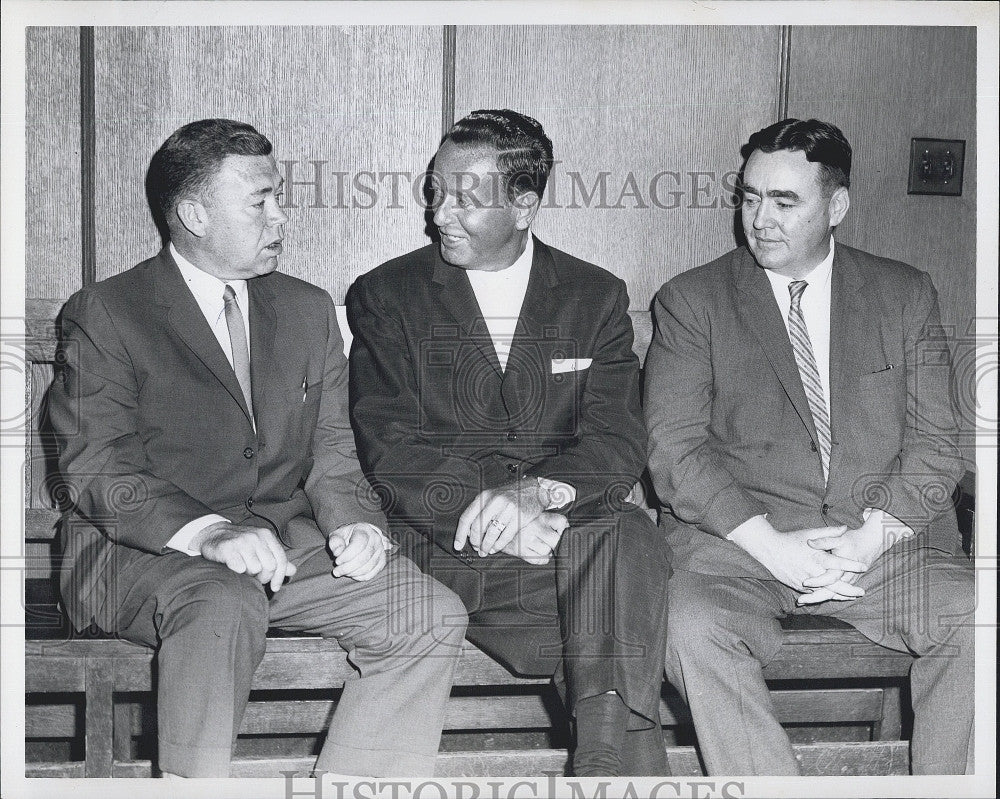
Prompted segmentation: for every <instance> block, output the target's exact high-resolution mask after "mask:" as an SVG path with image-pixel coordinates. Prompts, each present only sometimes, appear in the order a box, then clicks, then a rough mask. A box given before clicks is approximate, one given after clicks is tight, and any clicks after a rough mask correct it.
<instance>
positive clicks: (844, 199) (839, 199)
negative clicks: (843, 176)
mask: <svg viewBox="0 0 1000 799" xmlns="http://www.w3.org/2000/svg"><path fill="white" fill-rule="evenodd" d="M850 207H851V195H850V193H849V192H848V191H847V189H845V188H844V187H843V186H838V187H837V188H836V190H834V192H833V194H831V195H830V227H837V225H839V224H840V223H841V222H842V221H843V219H844V217H845V216H847V209H848V208H850Z"/></svg>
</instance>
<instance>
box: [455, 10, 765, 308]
mask: <svg viewBox="0 0 1000 799" xmlns="http://www.w3.org/2000/svg"><path fill="white" fill-rule="evenodd" d="M457 38H458V41H457V54H456V90H455V94H456V103H455V105H456V108H455V112H456V116H458V117H461V116H463V115H464V114H467V113H468V112H469V111H471V110H474V109H476V108H490V107H508V108H513V109H515V110H518V111H522V112H524V113H527V114H530V115H531V116H533V117H535V118H537V119H538V120H539V121H540V122H541V123H542V125H543V126H544V127H545V130H546V132H547V133H548V134H549V136H550V137H551V138H552V141H553V144H554V147H555V156H556V159H557V161H558V162H559V163H558V165H557V167H556V170H555V172H554V175H553V180H552V182H551V183H550V187H549V189H548V196H547V200H546V204H547V205H549V206H552V205H559V206H561V207H545V208H543V209H542V211H541V213H540V214H539V218H538V221H537V223H536V229H537V231H538V233H539V235H540V236H541V237H542V238H543V239H545V240H547V241H549V242H550V243H552V244H553V245H555V246H556V247H559V248H561V249H565V250H567V251H568V252H571V253H572V254H574V255H577V256H579V257H581V258H585V259H587V260H591V261H594V262H595V263H597V264H599V265H601V266H603V267H605V268H607V269H609V270H610V271H612V272H614V273H616V274H617V275H619V276H620V277H622V278H624V279H625V280H626V282H627V283H628V286H629V293H630V295H631V301H632V307H633V308H647V307H648V306H649V303H650V301H651V300H652V297H653V294H654V293H655V292H656V290H657V289H658V288H659V287H660V285H661V284H662V283H663V282H664V281H666V280H667V279H668V278H670V277H673V276H674V275H676V274H678V273H679V272H682V271H684V270H686V269H690V268H692V267H694V266H698V265H699V264H702V263H704V262H706V261H709V260H711V259H713V258H715V257H717V256H719V255H721V254H722V253H724V252H726V251H727V250H729V249H731V248H732V247H733V246H734V238H733V232H732V231H733V220H734V213H733V211H732V210H729V209H727V208H724V207H722V205H721V202H720V197H722V196H728V194H729V192H728V191H727V190H726V189H725V188H724V186H723V185H721V180H720V178H721V176H722V175H723V174H724V173H726V172H729V171H731V170H736V169H738V168H739V165H740V164H739V147H740V145H741V144H742V143H743V142H744V141H745V140H746V138H747V136H748V135H749V134H750V133H751V132H753V131H754V130H757V129H758V128H760V127H762V126H763V125H765V124H767V123H768V122H771V121H772V120H773V115H774V113H775V109H776V108H777V101H778V98H777V96H776V91H777V85H778V81H777V78H776V75H777V72H778V65H779V57H778V43H779V29H778V27H746V28H724V27H717V28H709V27H666V26H646V27H614V26H608V27H574V26H559V27H550V26H545V27H543V26H538V27H460V28H459V29H458V37H457ZM574 171H575V172H578V173H579V174H580V178H581V179H582V181H583V185H584V186H585V187H586V189H587V191H588V192H591V190H592V189H593V187H594V186H595V183H596V182H597V181H599V180H600V173H602V172H606V173H609V174H608V176H607V178H606V184H607V201H606V202H605V203H604V204H603V205H604V207H597V206H599V205H601V203H600V202H599V192H598V193H596V194H595V196H594V198H592V199H591V202H590V203H589V206H590V207H587V205H588V203H585V202H584V197H583V192H582V191H581V190H580V188H579V186H578V187H577V195H576V203H575V205H576V206H577V207H570V206H571V205H573V202H572V200H573V195H572V188H573V179H572V177H571V176H570V174H569V173H570V172H574ZM664 172H672V173H676V174H677V175H678V179H675V178H674V177H673V176H672V175H665V176H663V177H661V178H660V179H659V180H656V176H657V175H658V174H660V173H664ZM698 173H710V175H714V176H715V177H714V178H713V177H710V176H708V175H705V174H702V175H699V174H698ZM630 174H631V175H632V180H634V183H632V182H630V177H629V176H630ZM654 180H655V184H656V195H657V200H658V201H659V202H660V204H661V205H665V206H668V207H666V208H659V207H656V204H655V202H654V201H653V198H652V197H651V194H652V192H651V191H650V184H651V183H654ZM693 183H695V184H697V185H699V186H702V187H704V188H703V190H701V191H697V192H696V191H694V190H693V189H692V184H693ZM598 189H599V185H598ZM623 191H624V192H625V195H626V196H625V197H622V196H621V195H622V193H623ZM672 192H679V195H680V196H674V195H672V194H671V193H672ZM619 201H620V202H619ZM713 201H714V203H715V205H716V207H715V208H705V207H698V206H705V205H711V204H712V203H713ZM672 204H676V205H677V206H678V207H669V206H671V205H672ZM643 205H645V206H646V207H643ZM613 206H620V207H613Z"/></svg>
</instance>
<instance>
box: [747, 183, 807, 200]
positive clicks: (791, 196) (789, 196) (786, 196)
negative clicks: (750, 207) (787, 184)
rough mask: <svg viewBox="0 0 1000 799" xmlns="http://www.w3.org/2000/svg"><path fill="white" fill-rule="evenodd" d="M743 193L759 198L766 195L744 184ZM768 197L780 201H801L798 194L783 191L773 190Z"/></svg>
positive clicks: (768, 193)
mask: <svg viewBox="0 0 1000 799" xmlns="http://www.w3.org/2000/svg"><path fill="white" fill-rule="evenodd" d="M743 191H745V192H747V193H748V194H756V195H757V196H758V197H761V196H764V195H762V194H761V192H760V190H759V189H757V188H755V187H753V186H751V185H750V184H749V183H744V184H743ZM766 196H767V197H771V198H774V199H778V200H798V199H800V198H799V195H798V194H796V193H795V192H794V191H784V190H782V189H772V190H771V191H769V192H767V195H766Z"/></svg>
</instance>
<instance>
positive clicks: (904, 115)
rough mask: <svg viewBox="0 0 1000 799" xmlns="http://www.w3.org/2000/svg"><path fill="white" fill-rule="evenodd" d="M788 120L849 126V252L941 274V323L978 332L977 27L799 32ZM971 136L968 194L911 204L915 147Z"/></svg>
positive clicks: (794, 38) (915, 199)
mask: <svg viewBox="0 0 1000 799" xmlns="http://www.w3.org/2000/svg"><path fill="white" fill-rule="evenodd" d="M788 112H789V115H791V116H797V117H801V118H809V117H817V118H819V119H825V120H829V121H831V122H834V123H835V124H836V125H838V126H839V127H840V128H841V129H842V130H843V131H844V135H845V136H847V139H848V141H850V142H851V146H852V147H853V148H854V163H853V166H852V176H851V210H850V212H849V213H848V215H847V218H846V219H845V220H844V223H843V224H842V225H841V227H840V230H839V231H838V233H837V235H838V238H842V239H843V241H844V242H845V243H848V244H852V245H854V246H856V247H860V248H861V249H863V250H867V251H869V252H873V253H876V254H878V255H884V256H886V257H889V258H896V259H898V260H900V261H905V262H907V263H910V264H913V265H914V266H917V267H919V268H920V269H923V270H925V271H927V272H929V273H930V275H931V277H932V278H933V279H934V284H935V285H936V287H937V290H938V293H939V295H940V300H941V316H942V321H944V323H945V324H948V325H952V326H954V328H955V332H956V334H957V335H959V336H961V335H964V334H965V333H966V332H967V329H968V325H969V324H970V323H971V321H972V309H973V308H974V307H975V301H976V284H975V279H974V277H973V276H974V275H975V269H976V251H975V242H976V147H975V130H976V31H975V29H974V28H882V27H870V28H862V27H843V28H799V27H796V28H793V29H792V33H791V65H790V70H789V97H788ZM911 138H932V139H965V140H966V142H967V143H966V149H965V180H964V183H963V187H962V195H961V196H960V197H944V196H932V195H917V194H912V195H908V194H907V193H906V184H907V176H908V173H909V156H910V139H911Z"/></svg>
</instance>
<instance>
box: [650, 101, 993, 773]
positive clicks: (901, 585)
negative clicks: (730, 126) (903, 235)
mask: <svg viewBox="0 0 1000 799" xmlns="http://www.w3.org/2000/svg"><path fill="white" fill-rule="evenodd" d="M742 155H743V157H744V159H746V160H745V163H744V167H743V172H742V175H741V181H742V183H741V190H742V195H743V205H742V217H743V228H744V231H745V233H746V239H747V246H745V247H740V248H739V249H736V250H734V251H732V252H730V253H728V254H726V255H724V256H722V257H721V258H719V259H718V260H716V261H713V262H712V263H709V264H706V265H704V266H701V267H699V268H697V269H693V270H691V271H689V272H685V273H683V274H681V275H678V276H677V277H675V278H674V279H672V280H670V281H669V282H668V283H667V284H666V285H664V286H663V288H662V289H661V290H660V291H659V293H658V294H657V296H656V301H655V304H654V305H655V316H656V332H655V335H654V338H653V342H652V344H651V346H650V350H649V356H648V360H647V362H646V397H645V412H646V419H647V426H648V429H649V435H650V461H649V465H650V471H651V474H652V477H653V481H654V484H655V486H656V490H657V493H658V495H659V497H660V499H661V500H662V502H663V503H664V505H665V508H664V512H663V514H662V519H661V526H662V527H663V528H664V530H665V531H666V533H667V535H668V537H669V541H670V543H671V545H672V547H673V550H674V554H675V560H674V564H675V568H676V569H677V571H676V573H675V575H674V577H673V578H672V581H671V585H670V595H669V619H670V621H669V626H668V634H667V642H668V649H667V663H666V670H667V675H668V677H669V678H670V680H671V682H673V683H674V685H675V686H676V687H677V688H678V690H679V691H680V692H681V693H682V695H683V696H685V697H686V699H687V702H688V704H689V705H690V707H691V713H692V716H693V719H694V723H695V728H696V731H697V734H698V741H699V744H700V747H701V752H702V755H703V757H704V760H705V764H706V766H707V768H708V771H709V773H711V774H781V775H784V774H796V773H798V765H797V763H796V760H795V757H794V755H793V753H792V747H791V745H790V743H789V739H788V736H787V735H786V734H785V732H784V730H783V729H782V728H781V725H780V724H779V723H778V721H777V720H776V719H775V715H774V708H773V706H772V704H771V700H770V696H769V694H768V691H767V687H766V686H765V683H764V679H763V677H762V675H761V665H762V664H765V663H767V661H768V660H769V659H770V658H772V657H773V656H774V655H775V654H776V653H777V650H778V648H779V647H780V644H781V630H780V627H779V622H778V619H779V618H780V617H781V616H784V615H786V614H793V613H814V614H822V615H829V616H835V617H837V618H839V619H843V620H844V621H847V622H849V623H850V624H851V625H853V626H854V627H856V628H857V629H858V630H860V631H861V632H862V633H863V634H864V635H866V636H867V637H869V638H870V639H872V640H873V641H875V642H877V643H879V644H881V645H883V646H886V647H889V648H891V649H895V650H900V651H910V652H912V653H913V654H915V655H916V656H917V659H916V661H915V663H914V665H913V669H912V672H911V686H912V696H913V706H914V712H915V720H914V727H913V742H912V768H913V771H914V772H915V773H962V772H964V771H965V770H966V769H967V768H968V767H970V766H971V753H972V743H971V741H972V738H971V735H972V722H973V698H974V697H973V688H972V684H973V679H972V677H973V675H972V668H973V654H974V653H973V627H972V618H971V613H972V610H973V606H974V579H973V571H972V569H971V565H970V563H969V561H968V559H966V558H964V557H963V556H961V554H960V553H958V552H957V548H958V545H959V541H960V539H959V534H958V530H957V525H956V520H955V514H954V510H953V508H952V507H951V504H950V501H949V498H950V495H951V493H952V491H953V490H954V488H955V483H956V481H957V479H958V478H959V477H960V476H961V475H962V473H963V470H964V469H963V464H962V458H961V456H960V454H959V451H958V449H957V448H956V425H955V418H954V410H953V407H952V400H951V393H950V391H949V380H950V364H949V363H947V362H945V363H942V362H941V361H940V351H941V349H942V348H941V346H940V344H941V335H942V334H941V329H940V320H939V313H938V306H937V298H936V294H935V291H934V287H933V286H932V285H931V281H930V278H929V277H928V276H927V275H926V274H924V273H923V272H920V271H918V270H916V269H914V268H912V267H910V266H907V265H905V264H902V263H899V262H897V261H890V260H887V259H885V258H879V257H877V256H874V255H869V254H868V253H864V252H861V251H860V250H855V249H852V248H850V247H847V246H845V245H844V244H842V243H840V242H839V241H838V242H837V243H836V244H834V242H833V238H832V231H833V229H834V228H835V227H836V226H837V225H838V224H839V223H840V221H841V220H842V219H843V218H844V215H845V214H846V213H847V210H848V206H849V204H850V197H849V193H848V189H849V185H850V170H851V148H850V145H849V144H848V142H847V141H846V139H845V138H844V136H843V134H842V133H841V132H840V131H839V130H838V129H837V128H836V127H834V126H833V125H830V124H827V123H824V122H819V121H817V120H807V121H800V120H795V119H787V120H784V121H783V122H779V123H776V124H775V125H772V126H770V127H768V128H765V129H763V130H761V131H759V132H757V133H755V134H754V135H753V136H751V137H750V140H749V142H748V143H747V144H746V145H745V146H744V147H743V150H742ZM928 346H931V347H933V350H934V359H931V358H925V357H924V355H925V353H926V352H927V351H928ZM935 360H936V361H937V362H936V363H935V362H934V361H935Z"/></svg>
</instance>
